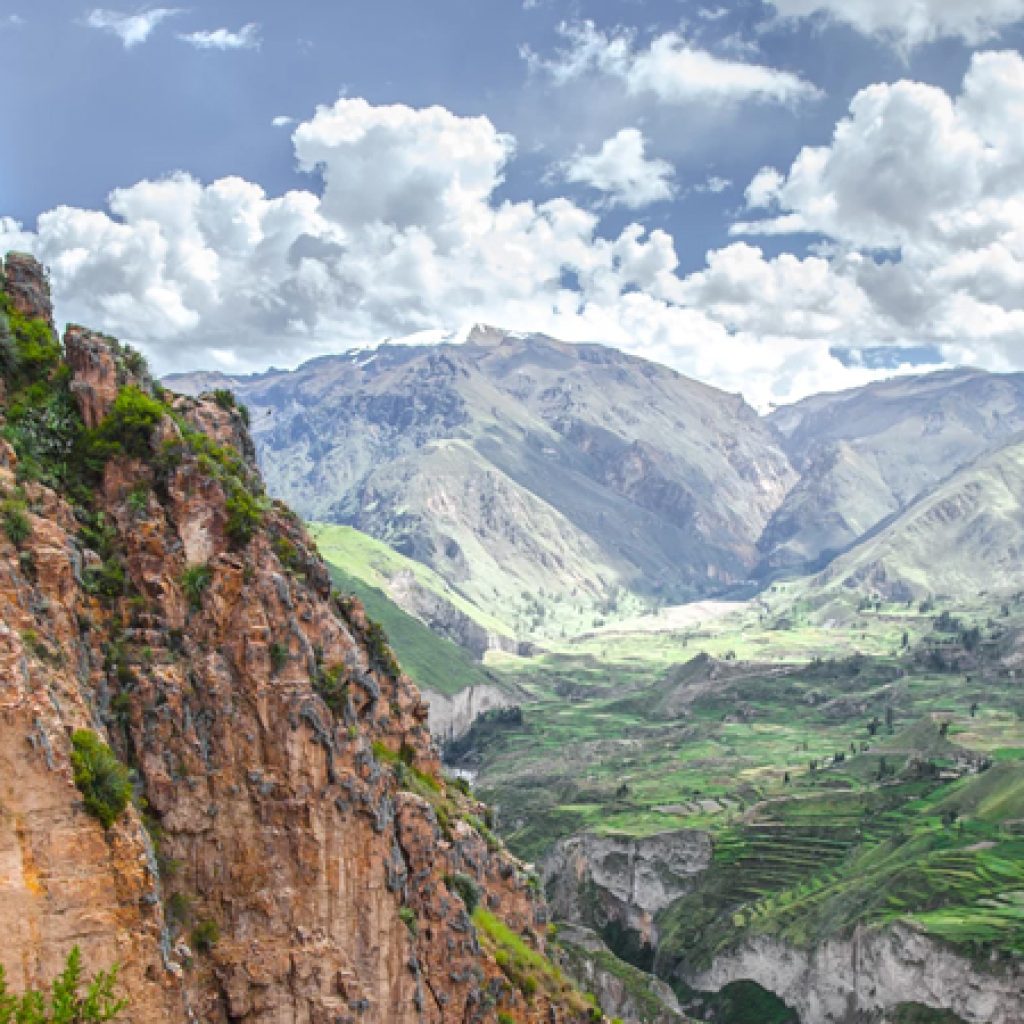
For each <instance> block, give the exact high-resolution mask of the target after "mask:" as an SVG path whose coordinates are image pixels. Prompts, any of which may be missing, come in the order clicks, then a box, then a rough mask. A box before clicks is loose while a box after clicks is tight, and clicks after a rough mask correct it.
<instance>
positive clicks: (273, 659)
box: [269, 640, 288, 675]
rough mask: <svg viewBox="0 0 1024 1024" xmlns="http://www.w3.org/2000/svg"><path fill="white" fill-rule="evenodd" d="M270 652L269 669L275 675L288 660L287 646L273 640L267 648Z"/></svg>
mask: <svg viewBox="0 0 1024 1024" xmlns="http://www.w3.org/2000/svg"><path fill="white" fill-rule="evenodd" d="M269 654H270V671H271V672H273V673H274V674H275V675H276V674H277V673H278V672H280V671H281V669H283V668H284V666H285V664H286V663H287V661H288V648H287V647H286V646H285V645H284V644H282V643H278V641H277V640H275V641H274V642H273V643H272V644H271V645H270V648H269Z"/></svg>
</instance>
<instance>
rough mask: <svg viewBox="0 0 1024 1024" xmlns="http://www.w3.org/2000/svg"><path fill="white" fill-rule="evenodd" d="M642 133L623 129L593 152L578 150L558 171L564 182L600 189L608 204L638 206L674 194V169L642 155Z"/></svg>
mask: <svg viewBox="0 0 1024 1024" xmlns="http://www.w3.org/2000/svg"><path fill="white" fill-rule="evenodd" d="M644 148H645V140H644V136H643V133H642V132H640V131H639V130H638V129H636V128H623V129H622V130H621V131H619V132H618V133H616V134H615V135H613V136H612V137H611V138H610V139H605V141H604V142H603V143H602V144H601V148H600V149H599V150H598V151H597V152H596V153H586V152H583V151H582V150H580V151H578V152H577V153H576V155H575V156H574V157H573V158H572V159H571V160H568V161H566V162H565V163H563V164H562V165H561V166H560V168H559V172H560V174H561V176H562V178H563V179H564V180H565V181H569V182H573V183H575V184H580V185H588V186H590V187H591V188H594V189H597V190H598V191H600V192H604V193H606V194H607V196H608V202H609V204H610V205H613V206H615V205H621V206H626V207H629V208H630V209H638V208H639V207H641V206H647V205H648V204H650V203H655V202H658V201H659V200H663V199H671V198H672V195H673V193H674V189H673V187H672V177H673V174H674V170H673V167H672V165H671V164H670V163H669V162H668V161H667V160H649V159H648V158H647V157H646V156H645V155H644Z"/></svg>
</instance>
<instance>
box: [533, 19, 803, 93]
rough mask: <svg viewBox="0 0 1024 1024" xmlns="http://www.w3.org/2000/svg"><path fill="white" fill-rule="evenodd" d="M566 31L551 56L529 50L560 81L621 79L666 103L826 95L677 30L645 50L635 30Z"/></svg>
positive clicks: (579, 27) (538, 66)
mask: <svg viewBox="0 0 1024 1024" xmlns="http://www.w3.org/2000/svg"><path fill="white" fill-rule="evenodd" d="M560 32H561V33H562V35H563V36H564V37H565V38H566V39H567V41H568V46H567V47H566V48H565V49H563V50H560V51H559V52H558V53H557V54H556V55H555V56H554V57H553V58H551V59H544V58H542V57H540V56H539V55H537V54H536V53H534V52H533V51H531V50H529V49H524V50H523V55H524V57H525V58H526V60H527V61H528V62H529V64H530V66H531V67H532V68H533V69H534V70H535V71H542V72H544V73H546V74H548V75H549V76H550V77H551V79H552V80H553V81H554V82H555V83H557V84H560V85H564V84H565V83H567V82H570V81H573V80H574V79H579V78H583V77H585V76H587V75H595V74H596V75H604V76H608V77H611V78H615V79H619V80H620V81H621V82H622V83H623V85H624V86H625V88H626V91H627V93H629V94H630V95H634V96H652V97H654V98H655V99H656V100H657V101H659V102H661V103H666V104H687V103H718V104H729V103H735V102H740V101H743V100H755V101H760V102H771V103H783V104H788V103H795V102H798V101H800V100H806V99H811V98H814V97H816V96H819V95H820V92H819V90H818V89H817V88H816V87H815V86H814V85H812V84H811V83H810V82H807V81H806V80H804V79H803V78H801V77H800V76H799V75H796V74H793V73H792V72H789V71H783V70H781V69H779V68H772V67H768V66H766V65H764V64H750V63H746V62H744V61H737V60H727V59H725V58H722V57H717V56H715V55H714V54H712V53H710V52H709V51H707V50H702V49H700V48H699V47H696V46H694V45H693V44H692V43H690V42H688V41H687V40H686V39H684V38H683V37H682V36H681V35H679V33H677V32H666V33H664V34H662V35H659V36H657V37H655V38H654V39H653V40H652V41H651V43H650V44H649V45H648V46H646V47H640V48H638V47H637V46H636V38H635V33H633V32H630V31H626V30H618V31H615V32H612V33H605V32H602V31H601V30H600V29H598V28H597V27H596V26H595V24H594V23H593V22H592V21H585V22H582V23H581V24H573V25H569V24H563V25H562V26H560Z"/></svg>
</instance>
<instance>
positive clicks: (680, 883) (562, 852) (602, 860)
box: [542, 829, 711, 949]
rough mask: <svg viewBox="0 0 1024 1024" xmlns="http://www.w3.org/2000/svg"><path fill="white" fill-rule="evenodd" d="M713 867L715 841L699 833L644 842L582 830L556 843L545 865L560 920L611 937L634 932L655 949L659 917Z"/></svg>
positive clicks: (692, 831) (683, 831) (691, 831)
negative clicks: (609, 929) (611, 929)
mask: <svg viewBox="0 0 1024 1024" xmlns="http://www.w3.org/2000/svg"><path fill="white" fill-rule="evenodd" d="M710 863H711V838H710V837H709V836H708V834H707V833H706V832H701V831H699V830H696V829H680V830H678V831H674V832H660V833H657V834H656V835H652V836H646V837H644V838H639V839H638V838H633V837H630V836H616V835H596V834H594V833H592V832H584V833H581V834H579V835H575V836H571V837H569V838H568V839H563V840H561V841H560V842H558V843H557V844H556V845H555V847H554V848H553V849H552V851H551V853H550V854H548V856H547V857H546V858H545V860H544V863H543V865H542V875H543V878H544V883H545V889H546V892H547V894H548V899H549V900H550V903H551V908H552V911H553V913H554V915H555V917H556V918H558V919H560V920H565V921H574V922H579V923H582V924H585V925H587V926H588V927H591V928H594V929H596V930H597V931H599V932H601V933H602V934H607V930H608V928H609V926H612V927H613V929H614V930H616V931H620V932H621V931H623V930H624V931H625V932H627V933H632V935H633V936H635V938H636V940H638V941H639V942H640V943H641V944H642V945H644V946H647V947H650V948H651V949H653V948H654V947H655V946H656V945H657V942H658V930H657V926H656V924H655V920H654V919H655V916H656V915H657V913H658V911H660V910H663V909H665V908H666V907H668V906H669V905H670V904H671V903H673V902H675V900H677V899H679V897H680V896H683V895H684V894H686V893H687V892H689V891H690V890H691V889H692V888H693V880H694V878H695V876H697V875H699V874H700V873H701V872H702V871H704V870H705V868H707V866H708V864H710Z"/></svg>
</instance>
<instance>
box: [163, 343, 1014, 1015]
mask: <svg viewBox="0 0 1024 1024" xmlns="http://www.w3.org/2000/svg"><path fill="white" fill-rule="evenodd" d="M175 383H176V386H179V387H184V388H186V389H191V390H198V389H201V388H203V387H208V386H211V385H214V384H216V385H223V384H230V386H231V387H232V388H234V389H235V390H236V391H237V392H238V394H239V396H240V398H241V399H242V400H244V401H245V402H247V403H249V404H250V406H251V415H252V417H253V422H254V439H255V441H256V444H257V450H258V453H259V458H260V461H261V464H262V466H263V467H264V469H265V471H266V472H267V474H268V477H269V479H270V481H271V486H272V487H275V488H277V490H278V491H279V492H280V493H282V494H286V495H288V496H289V497H290V499H291V500H293V501H295V502H297V503H298V505H299V507H300V508H301V509H302V511H303V512H304V513H305V514H306V515H307V516H309V517H311V518H312V519H313V520H314V522H313V523H312V524H311V532H312V535H313V536H314V538H315V539H316V541H317V544H318V546H319V548H320V551H321V553H322V554H323V556H324V557H325V559H326V560H327V562H328V563H329V565H330V567H331V572H332V575H333V579H334V582H335V584H336V585H337V586H338V587H339V589H341V590H343V591H348V592H352V593H354V594H356V595H358V596H359V597H360V599H361V600H362V601H364V602H365V604H366V606H367V608H368V610H369V611H370V613H371V614H372V615H373V616H374V617H375V618H377V619H378V620H379V621H380V622H381V623H382V625H383V626H384V628H385V630H386V632H387V633H388V635H389V636H390V637H391V640H392V642H393V644H394V646H395V650H396V652H397V654H398V656H399V658H400V660H401V662H402V664H403V666H404V667H405V668H406V671H408V672H409V674H410V675H411V676H412V678H413V679H414V680H415V681H416V682H417V683H418V684H419V685H420V686H421V687H422V689H423V690H424V692H425V694H426V696H427V698H428V700H429V701H430V704H431V712H430V714H431V718H430V725H431V730H432V732H433V733H434V735H435V737H436V738H437V739H438V740H439V741H440V742H442V743H443V745H444V752H445V758H446V763H447V765H448V767H449V769H450V770H452V771H455V772H457V773H458V774H459V775H460V776H462V777H463V778H467V779H471V780H472V784H473V787H474V789H475V791H476V792H477V793H479V794H480V796H481V797H483V798H484V799H485V800H486V801H487V802H488V804H489V805H490V806H491V807H492V808H493V809H494V828H495V830H496V832H497V833H499V834H500V835H501V836H502V837H503V838H504V839H505V840H506V841H507V843H508V844H509V847H510V849H511V850H513V851H514V852H515V853H516V854H517V855H518V856H520V857H522V858H524V859H525V860H526V861H527V862H530V863H532V864H534V865H536V868H537V870H538V871H539V872H540V874H541V877H542V878H543V880H544V885H545V889H546V892H547V896H548V899H549V900H550V901H551V905H552V908H553V911H554V913H555V915H556V918H557V919H558V920H559V921H561V922H563V926H564V928H565V929H566V932H565V934H566V936H567V938H566V943H567V945H566V949H567V950H571V951H572V952H571V953H567V955H568V956H569V958H570V960H571V961H572V963H573V964H574V965H575V969H576V971H577V975H578V977H579V978H581V979H586V983H587V984H589V985H591V986H592V987H597V988H601V989H602V990H606V991H608V992H614V993H616V996H615V998H616V999H621V1001H622V1004H621V1005H622V1006H623V1007H625V1008H626V1010H625V1011H624V1012H628V1013H633V1014H634V1015H637V1019H643V1020H650V1021H655V1020H676V1019H682V1016H683V1015H685V1014H689V1015H691V1016H692V1017H693V1018H695V1019H700V1020H708V1021H715V1022H717V1024H766V1022H767V1024H790V1022H799V1024H854V1022H856V1024H861V1022H872V1024H874V1022H877V1024H881V1022H883V1021H885V1022H902V1021H916V1022H923V1024H957V1022H966V1024H989V1022H992V1024H1011V1022H1014V1021H1016V1020H1017V1019H1019V1017H1020V1015H1021V1014H1024V1007H1022V1006H1021V1004H1020V995H1019V993H1020V991H1021V990H1022V989H1024V982H1022V974H1021V959H1022V957H1024V557H1022V555H1024V503H1022V498H1021V496H1022V495H1024V441H1022V435H1021V434H1020V431H1021V430H1022V429H1024V377H1022V376H1021V375H1019V374H1017V375H1012V374H1011V375H1002V376H1000V375H992V374H984V373H980V372H977V371H971V370H957V371H947V372H941V373H936V374H931V375H926V376H921V377H905V378H899V379H895V380H892V381H888V382H882V383H880V384H875V385H870V386H868V387H866V388H862V389H858V390H855V391H853V392H849V393H839V394H834V395H819V396H814V397H813V398H810V399H806V400H804V401H803V402H800V403H797V404H796V405H794V406H791V407H784V408H781V409H778V410H775V411H774V412H773V413H772V414H771V415H770V416H767V417H758V416H757V415H756V414H755V413H754V412H753V410H751V409H749V408H748V407H746V406H745V405H744V404H743V403H742V400H738V399H737V398H736V397H735V396H728V395H724V394H722V393H718V394H714V393H712V392H711V391H710V390H709V389H704V388H703V387H702V386H700V385H697V384H696V383H695V382H693V381H687V380H686V379H685V378H680V377H679V376H678V375H674V374H671V373H670V372H668V371H665V370H664V368H661V367H658V366H656V365H655V364H648V363H643V362H642V361H640V360H636V359H633V358H632V357H626V356H623V355H622V354H621V353H616V352H614V351H613V350H609V349H604V348H601V347H600V346H570V345H564V344H562V343H559V342H555V341H553V340H552V339H549V338H545V337H542V336H522V335H514V334H509V333H507V332H500V331H496V330H495V329H493V328H485V327H478V328H476V329H474V331H473V332H470V334H469V336H468V338H467V340H466V342H465V343H464V344H463V345H460V346H454V345H444V344H442V345H440V346H435V347H431V348H418V347H416V346H402V345H386V346H383V347H382V348H380V349H378V350H376V351H374V352H372V353H371V352H363V353H351V354H348V355H344V356H339V357H328V358H327V359H325V360H318V361H315V362H314V363H312V364H309V365H308V366H306V367H303V368H300V369H299V370H298V371H296V372H294V373H280V372H277V371H272V372H270V373H268V374H265V375H262V376H260V377H257V378H252V379H245V378H242V379H231V380H220V379H214V378H210V377H202V376H201V375H200V376H196V377H193V378H184V379H178V380H176V382H175ZM314 439H315V443H314ZM574 929H576V930H579V929H582V931H574ZM598 965H600V967H599V966H598ZM851 965H852V966H851ZM858 965H860V966H858ZM631 971H632V972H634V973H632V974H631V973H630V972H631ZM637 971H640V972H647V973H646V974H643V973H641V974H639V975H638V974H636V972H637ZM654 976H657V977H659V978H660V979H661V981H662V982H664V983H667V984H668V985H669V986H671V988H672V990H673V994H672V995H671V996H668V995H667V990H665V991H662V993H661V996H658V997H657V998H655V999H654V1001H653V1002H651V1001H650V1000H647V1001H645V1000H643V999H640V1000H639V1002H638V1001H637V995H636V994H637V992H638V991H640V990H641V989H642V990H644V991H646V992H648V994H649V993H650V992H652V991H654V986H655V981H654ZM644 977H647V978H648V979H649V980H648V981H647V982H642V981H641V982H640V989H638V988H637V985H638V981H637V979H638V978H640V979H643V978H644ZM645 986H646V988H645ZM630 993H633V994H632V995H630ZM663 997H664V998H663ZM641 1004H642V1005H643V1006H645V1007H646V1009H638V1006H641Z"/></svg>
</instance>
